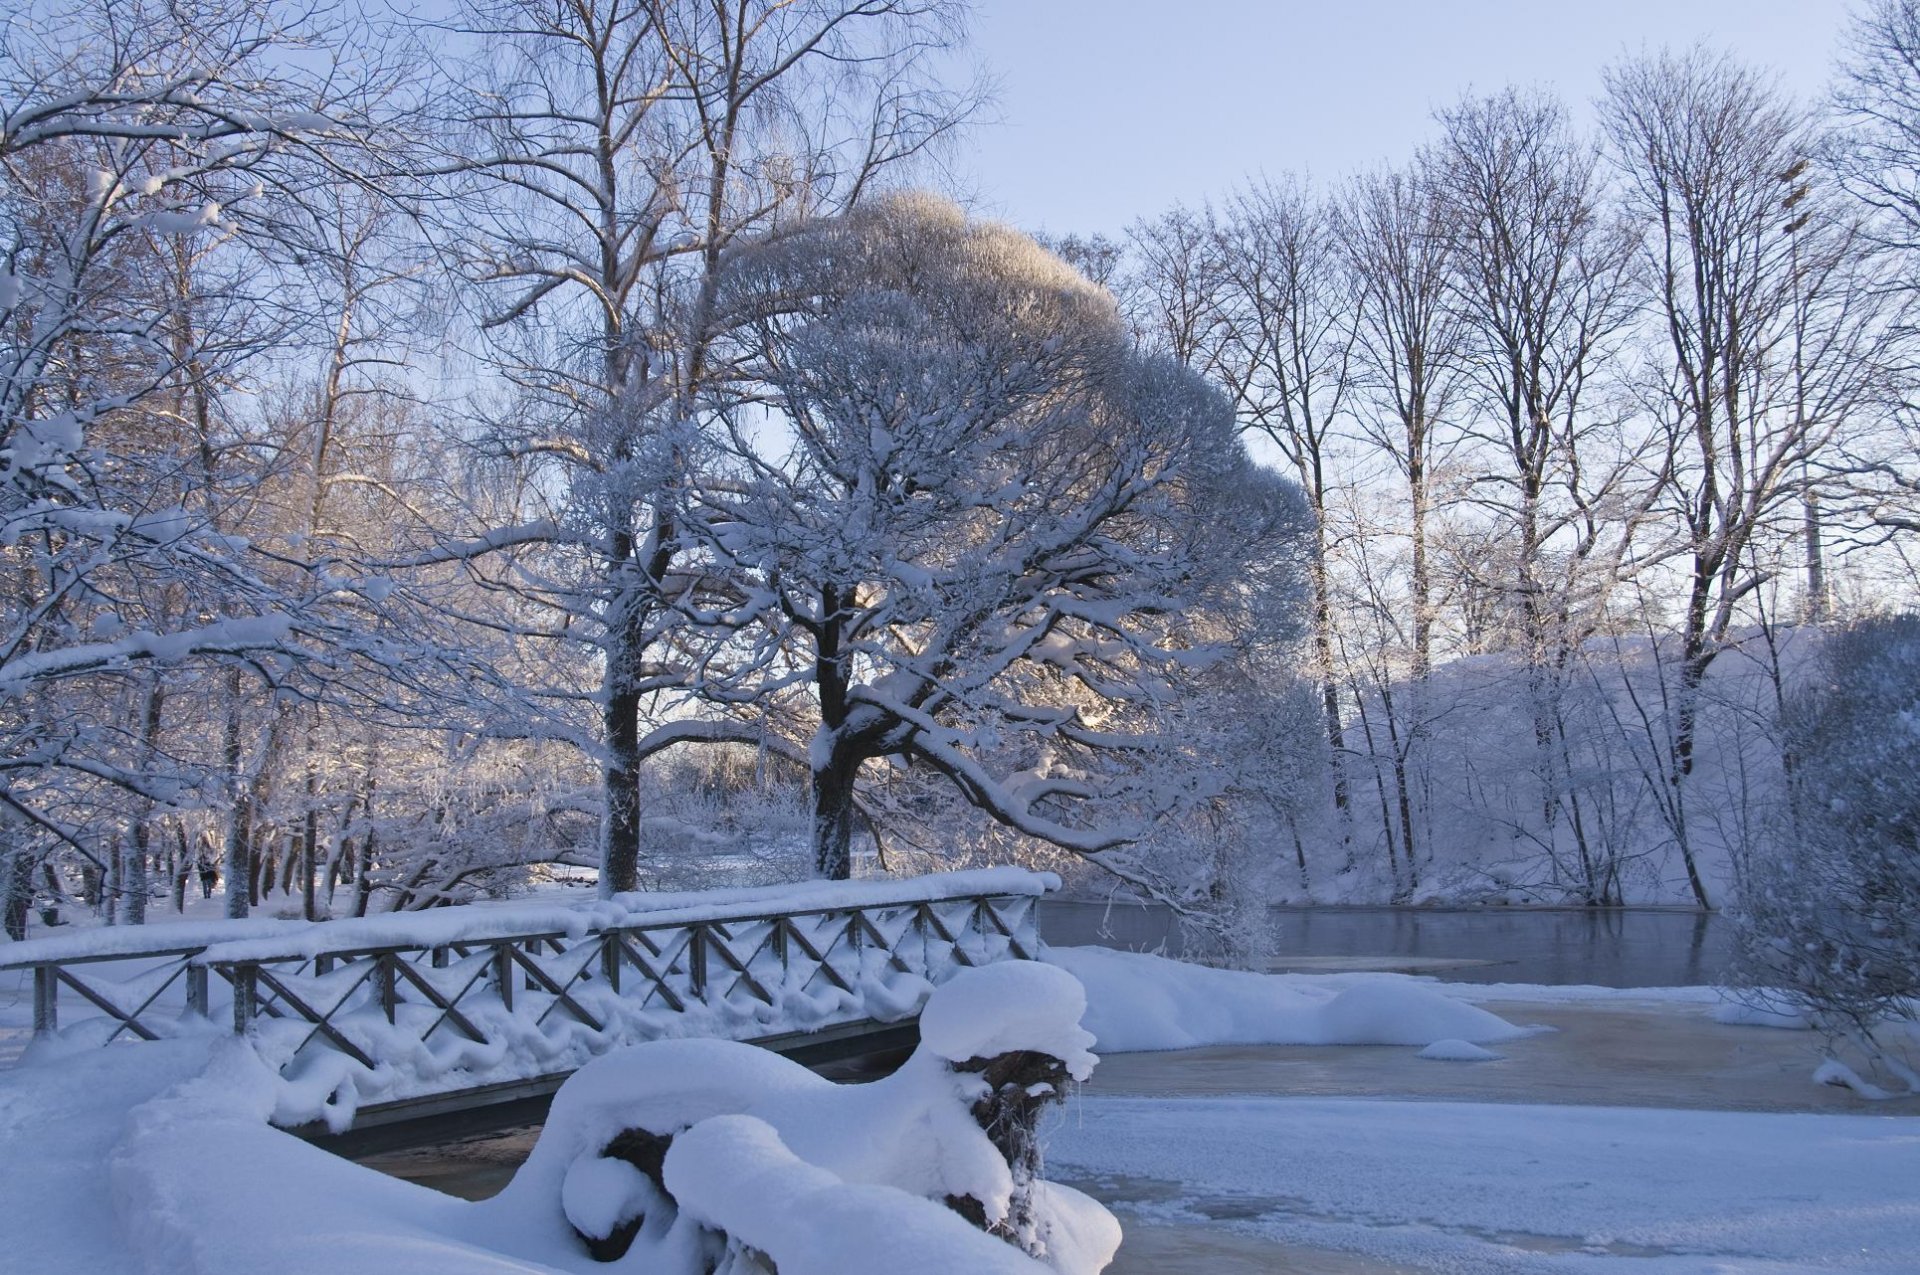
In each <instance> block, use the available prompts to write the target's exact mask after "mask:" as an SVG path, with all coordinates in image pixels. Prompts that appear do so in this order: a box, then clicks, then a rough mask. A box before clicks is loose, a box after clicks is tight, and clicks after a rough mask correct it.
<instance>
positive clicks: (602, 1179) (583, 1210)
mask: <svg viewBox="0 0 1920 1275" xmlns="http://www.w3.org/2000/svg"><path fill="white" fill-rule="evenodd" d="M654 1195H655V1192H654V1190H653V1184H652V1183H651V1182H649V1181H647V1175H646V1174H644V1173H642V1172H640V1170H638V1169H636V1168H634V1167H633V1166H632V1165H631V1164H628V1163H627V1162H626V1161H625V1160H616V1159H612V1158H610V1157H607V1156H598V1155H595V1156H582V1157H581V1158H580V1159H578V1160H575V1161H574V1162H573V1163H572V1164H570V1165H568V1166H567V1174H566V1177H564V1178H563V1179H561V1182H560V1208H561V1211H562V1212H564V1213H565V1214H566V1215H567V1221H569V1222H571V1223H572V1224H573V1226H574V1229H575V1230H577V1231H579V1232H580V1233H581V1234H582V1235H591V1236H592V1237H594V1238H595V1239H605V1238H606V1237H607V1236H609V1235H611V1234H613V1232H614V1231H615V1230H616V1229H617V1228H618V1227H619V1226H620V1225H621V1224H622V1223H623V1222H626V1221H629V1220H631V1219H632V1218H636V1217H638V1216H640V1215H641V1213H643V1212H644V1211H645V1210H646V1206H647V1204H648V1202H649V1201H651V1200H652V1199H653V1197H654Z"/></svg>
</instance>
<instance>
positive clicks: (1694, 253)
mask: <svg viewBox="0 0 1920 1275" xmlns="http://www.w3.org/2000/svg"><path fill="white" fill-rule="evenodd" d="M1607 83H1608V97H1607V99H1606V102H1605V116H1606V123H1607V129H1608V133H1609V136H1610V138H1611V140H1612V143H1613V147H1614V153H1615V156H1616V159H1617V161H1618V163H1619V165H1620V167H1621V171H1622V173H1623V175H1624V177H1625V180H1626V183H1627V188H1628V191H1627V193H1628V201H1629V208H1630V211H1631V212H1632V214H1633V215H1634V216H1635V218H1636V219H1637V220H1638V222H1639V224H1640V225H1641V227H1642V228H1643V230H1644V234H1645V242H1646V264H1647V268H1648V274H1649V278H1650V287H1651V299H1650V304H1651V305H1652V307H1653V309H1654V314H1655V316H1656V319H1657V323H1658V327H1659V329H1660V336H1661V342H1660V354H1659V359H1660V362H1659V364H1658V366H1659V369H1660V374H1661V376H1662V381H1661V383H1660V385H1659V387H1658V393H1657V396H1656V397H1655V398H1654V399H1653V401H1652V402H1651V403H1650V404H1649V407H1650V410H1652V411H1653V412H1654V413H1655V414H1656V416H1657V419H1658V421H1659V423H1660V426H1661V428H1662V429H1663V430H1664V431H1665V434H1666V447H1665V450H1666V454H1667V460H1666V463H1665V467H1664V492H1665V503H1666V504H1667V506H1668V507H1669V509H1670V512H1671V515H1672V517H1673V519H1674V521H1675V523H1676V524H1677V526H1678V528H1679V534H1678V537H1677V540H1676V543H1675V544H1674V545H1673V547H1672V562H1673V566H1674V569H1675V570H1676V571H1677V573H1678V574H1679V576H1680V582H1679V583H1680V590H1679V591H1680V593H1681V595H1682V598H1683V601H1682V602H1681V605H1680V608H1679V614H1678V615H1676V616H1674V617H1673V619H1672V623H1673V627H1674V628H1675V629H1677V641H1676V645H1677V650H1676V651H1675V653H1674V658H1673V661H1672V664H1673V667H1674V671H1675V674H1676V677H1677V679H1678V685H1677V687H1676V691H1675V694H1674V707H1673V714H1672V719H1671V721H1670V722H1669V723H1668V725H1667V730H1668V731H1669V740H1668V746H1667V749H1666V761H1665V763H1664V768H1665V774H1664V775H1663V777H1662V782H1663V783H1664V784H1665V785H1666V786H1667V787H1668V789H1669V790H1670V793H1671V800H1669V801H1667V802H1665V803H1663V806H1662V808H1663V809H1670V810H1672V811H1674V812H1675V820H1674V823H1673V826H1672V828H1671V832H1672V835H1673V837H1674V839H1675V842H1676V843H1677V845H1678V847H1679V849H1680V852H1681V855H1682V858H1683V861H1684V863H1685V865H1686V871H1687V880H1688V884H1689V887H1690V889H1691V890H1692V892H1693V895H1694V898H1695V899H1696V900H1697V901H1698V902H1699V903H1700V904H1701V906H1703V907H1704V906H1710V905H1711V902H1712V898H1711V895H1710V894H1709V892H1708V889H1707V886H1706V883H1705V881H1704V880H1703V879H1702V877H1701V874H1700V871H1699V865H1698V863H1697V861H1696V856H1695V853H1694V849H1693V846H1692V839H1691V836H1690V833H1689V829H1688V826H1687V823H1686V821H1685V809H1686V806H1685V802H1684V800H1682V799H1681V798H1682V792H1681V790H1682V788H1683V786H1684V784H1685V781H1686V779H1687V776H1688V775H1689V774H1690V773H1691V771H1692V769H1693V760H1694V752H1695V726H1696V715H1697V711H1698V694H1699V689H1700V685H1701V682H1702V680H1703V678H1704V676H1705V674H1706V670H1707V668H1708V666H1709V665H1710V664H1711V663H1712V662H1713V661H1714V660H1715V659H1716V658H1717V657H1718V656H1719V654H1720V653H1721V651H1722V650H1724V649H1725V646H1726V643H1727V642H1728V640H1729V635H1730V632H1731V630H1732V627H1733V625H1734V622H1735V620H1736V618H1737V617H1738V616H1739V614H1740V609H1741V607H1742V604H1743V603H1744V602H1746V600H1747V599H1748V598H1750V597H1751V596H1752V595H1753V593H1754V591H1755V590H1756V589H1757V588H1759V587H1760V585H1761V584H1762V583H1763V582H1764V580H1765V578H1766V576H1765V573H1764V572H1763V571H1761V570H1758V569H1756V566H1755V564H1756V563H1759V562H1764V561H1765V560H1766V555H1764V554H1759V553H1755V552H1752V550H1753V549H1754V548H1755V547H1756V545H1758V544H1761V543H1763V542H1765V541H1766V540H1767V539H1768V538H1769V537H1777V536H1780V535H1782V534H1783V533H1784V534H1788V535H1790V534H1792V529H1793V528H1795V527H1797V524H1798V523H1799V521H1800V519H1799V517H1798V516H1797V515H1799V513H1800V512H1801V509H1802V503H1803V497H1804V494H1805V492H1806V489H1807V475H1808V474H1809V473H1810V472H1811V471H1812V469H1813V468H1815V467H1817V466H1819V465H1821V464H1823V463H1824V462H1825V461H1826V460H1827V459H1828V458H1829V457H1828V454H1827V452H1828V447H1829V444H1831V443H1832V442H1833V441H1834V440H1835V439H1836V438H1838V437H1840V436H1841V434H1842V431H1843V430H1844V429H1845V428H1846V427H1847V425H1848V423H1849V421H1850V419H1851V418H1852V417H1853V416H1854V414H1855V412H1856V411H1858V410H1861V409H1862V408H1863V407H1865V406H1866V405H1867V404H1869V403H1871V402H1872V400H1873V399H1874V397H1875V394H1876V392H1877V387H1878V386H1879V385H1880V384H1881V383H1882V375H1883V371H1884V368H1885V365H1886V362H1887V353H1888V343H1889V341H1890V340H1891V337H1892V332H1893V328H1892V326H1891V325H1889V324H1888V323H1887V322H1886V312H1885V310H1884V308H1882V307H1881V306H1880V305H1879V304H1878V303H1877V301H1876V298H1883V297H1884V296H1885V295H1886V293H1885V290H1884V289H1883V288H1880V287H1879V286H1878V281H1877V280H1876V279H1874V278H1873V275H1872V271H1871V267H1870V258H1869V256H1868V254H1867V252H1866V249H1867V246H1868V244H1867V240H1866V237H1865V236H1864V235H1863V234H1862V233H1861V228H1860V226H1859V224H1858V221H1857V219H1856V218H1855V217H1853V216H1852V215H1851V214H1850V213H1849V212H1848V211H1847V210H1846V209H1844V208H1840V207H1836V206H1835V204H1834V202H1833V200H1832V197H1831V192H1832V189H1833V187H1832V184H1831V183H1830V182H1827V181H1824V180H1822V179H1821V176H1820V174H1819V173H1818V172H1817V170H1814V169H1812V168H1811V167H1810V166H1809V160H1810V158H1811V157H1813V156H1815V155H1817V154H1818V152H1819V145H1818V139H1817V138H1816V137H1815V136H1814V134H1813V132H1812V130H1811V126H1810V124H1809V120H1808V118H1807V116H1806V114H1805V113H1804V112H1802V111H1801V110H1799V109H1798V108H1796V107H1794V106H1793V105H1792V104H1790V103H1789V102H1787V101H1785V100H1783V99H1782V98H1781V97H1780V95H1779V94H1778V93H1777V92H1776V91H1775V90H1774V89H1772V88H1771V87H1770V86H1769V85H1768V83H1767V82H1766V81H1765V80H1764V79H1763V78H1762V77H1761V76H1760V75H1759V74H1758V73H1756V72H1754V71H1752V70H1749V69H1747V68H1745V67H1742V66H1740V65H1738V64H1736V63H1734V62H1732V61H1731V60H1729V59H1727V58H1725V57H1723V56H1717V55H1713V54H1710V53H1707V52H1704V51H1700V50H1695V51H1693V52H1690V53H1687V54H1681V55H1674V54H1660V55H1657V56H1651V57H1643V58H1640V59H1637V60H1633V61H1629V62H1627V63H1625V64H1623V65H1621V66H1618V67H1615V68H1613V69H1612V70H1611V71H1610V72H1609V73H1608V77H1607ZM1783 529H1784V530H1783Z"/></svg>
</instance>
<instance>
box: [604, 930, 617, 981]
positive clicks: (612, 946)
mask: <svg viewBox="0 0 1920 1275" xmlns="http://www.w3.org/2000/svg"><path fill="white" fill-rule="evenodd" d="M600 976H601V977H602V978H604V979H606V980H607V986H608V987H609V988H611V989H612V990H613V991H614V992H615V993H616V994H617V993H618V992H619V991H620V931H619V930H608V931H607V932H606V933H605V934H602V935H601V936H600Z"/></svg>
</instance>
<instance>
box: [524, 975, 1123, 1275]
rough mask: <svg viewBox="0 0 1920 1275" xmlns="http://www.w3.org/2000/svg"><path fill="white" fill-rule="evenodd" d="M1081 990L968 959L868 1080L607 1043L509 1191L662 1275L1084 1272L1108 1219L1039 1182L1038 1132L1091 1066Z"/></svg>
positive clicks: (675, 1045) (722, 1045) (663, 1047)
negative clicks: (913, 1044) (912, 1036)
mask: <svg viewBox="0 0 1920 1275" xmlns="http://www.w3.org/2000/svg"><path fill="white" fill-rule="evenodd" d="M1085 1006H1086V999H1085V993H1084V991H1083V990H1082V989H1081V987H1080V984H1079V982H1078V981H1077V980H1075V979H1074V978H1073V977H1072V976H1071V975H1069V974H1067V973H1066V972H1065V971H1063V970H1060V969H1057V968H1054V967H1052V966H1048V965H1041V964H1038V963H1035V962H1028V961H1014V962H1001V963H996V964H994V965H991V966H987V967H984V968H981V969H975V970H968V971H966V972H964V973H963V974H961V975H959V976H957V977H955V978H954V979H953V980H952V981H950V982H948V983H946V984H944V985H943V986H941V987H940V988H938V989H937V990H936V991H935V992H934V993H933V995H932V996H931V998H930V999H929V1000H928V1002H927V1005H926V1009H925V1010H924V1012H923V1014H922V1017H921V1044H920V1047H919V1049H917V1050H916V1051H915V1053H914V1055H913V1057H912V1058H910V1059H909V1060H908V1061H907V1063H906V1065H905V1066H903V1067H902V1068H901V1069H900V1070H899V1071H898V1072H896V1073H895V1074H893V1075H892V1076H889V1077H886V1078H885V1079H883V1080H877V1081H873V1082H871V1083H868V1084H863V1085H835V1084H831V1083H829V1082H827V1081H825V1080H822V1079H821V1078H819V1077H818V1076H815V1075H813V1074H812V1073H811V1072H808V1071H806V1070H805V1069H804V1068H801V1067H799V1066H798V1065H797V1064H794V1063H791V1062H788V1061H787V1060H785V1059H783V1058H779V1057H777V1056H775V1055H771V1054H768V1053H766V1052H765V1051H761V1050H756V1049H753V1048H751V1047H748V1046H741V1045H732V1044H729V1043H726V1042H719V1041H705V1042H695V1041H675V1042H658V1043H655V1044H650V1045H642V1046H637V1047H635V1048H632V1049H628V1050H624V1051H621V1053H619V1054H617V1055H612V1056H609V1057H607V1058H605V1059H602V1060H599V1061H597V1062H595V1063H592V1064H590V1065H589V1066H588V1067H586V1068H584V1069H583V1070H582V1071H581V1072H580V1073H579V1074H578V1076H576V1077H575V1079H574V1080H572V1081H569V1082H568V1085H567V1086H566V1087H564V1088H563V1089H562V1090H561V1091H560V1094H559V1095H558V1097H557V1098H556V1100H555V1105H554V1112H553V1115H552V1116H551V1117H550V1120H549V1124H548V1126H547V1128H546V1130H545V1131H543V1133H542V1136H541V1141H540V1145H539V1146H537V1147H536V1148H535V1150H534V1154H533V1156H532V1157H530V1158H529V1160H528V1162H527V1165H526V1166H525V1167H524V1168H523V1170H522V1172H521V1174H520V1175H518V1176H516V1178H515V1181H514V1183H513V1185H512V1186H510V1187H509V1188H508V1190H507V1192H505V1193H503V1195H502V1196H501V1206H502V1207H504V1208H508V1209H529V1208H531V1209H537V1210H539V1211H541V1212H546V1215H547V1216H549V1217H551V1216H552V1213H551V1212H547V1211H548V1210H552V1208H553V1203H552V1201H553V1200H554V1196H555V1195H557V1196H558V1200H557V1203H558V1204H559V1206H560V1207H559V1209H558V1212H559V1213H560V1214H561V1215H562V1217H563V1219H564V1223H563V1224H564V1226H565V1227H566V1228H567V1229H568V1230H569V1231H570V1232H571V1233H572V1235H573V1236H574V1238H575V1242H576V1243H577V1244H579V1245H580V1247H581V1248H582V1249H584V1250H585V1251H586V1252H587V1253H588V1254H589V1255H591V1256H592V1257H594V1258H597V1259H599V1260H602V1261H615V1260H619V1259H621V1258H625V1257H627V1255H628V1254H629V1253H630V1252H635V1253H639V1252H644V1253H645V1254H646V1258H645V1260H646V1262H647V1263H648V1264H649V1268H650V1269H657V1270H658V1271H660V1272H661V1273H662V1275H683V1273H684V1275H750V1273H753V1272H777V1273H778V1275H808V1273H809V1272H820V1273H821V1275H865V1273H866V1272H883V1271H884V1272H896V1271H899V1270H905V1269H914V1270H916V1271H935V1272H937V1271H952V1272H955V1275H959V1273H960V1272H969V1273H973V1272H997V1271H1007V1272H1037V1271H1046V1270H1053V1271H1056V1272H1060V1273H1061V1275H1093V1273H1094V1272H1097V1271H1099V1270H1100V1269H1101V1268H1102V1267H1104V1266H1105V1265H1106V1263H1107V1262H1108V1261H1109V1260H1110V1259H1111V1257H1112V1254H1113V1251H1114V1250H1115V1248H1117V1247H1118V1244H1119V1239H1120V1232H1119V1226H1118V1224H1117V1223H1115V1222H1114V1220H1113V1218H1112V1216H1111V1215H1110V1214H1108V1213H1107V1212H1106V1211H1105V1210H1104V1209H1102V1208H1100V1206H1099V1205H1097V1204H1095V1203H1093V1202H1092V1201H1090V1200H1087V1199H1086V1198H1085V1197H1083V1196H1080V1195H1078V1194H1077V1193H1075V1192H1073V1191H1070V1190H1067V1189H1066V1188H1063V1187H1059V1186H1055V1185H1053V1184H1050V1183H1046V1182H1044V1181H1042V1180H1041V1177H1040V1169H1041V1164H1040V1147H1039V1141H1038V1137H1037V1124H1038V1120H1039V1117H1040V1116H1041V1114H1042V1112H1043V1110H1044V1109H1045V1107H1046V1106H1047V1105H1048V1104H1050V1103H1053V1102H1057V1101H1059V1100H1060V1099H1061V1097H1063V1096H1064V1094H1065V1091H1066V1088H1067V1086H1068V1085H1069V1084H1070V1083H1071V1082H1073V1081H1076V1080H1084V1079H1085V1078H1086V1077H1087V1076H1088V1075H1089V1074H1091V1072H1092V1068H1093V1065H1094V1062H1095V1059H1094V1057H1093V1055H1092V1053H1091V1052H1089V1046H1091V1044H1092V1037H1091V1036H1090V1035H1089V1034H1088V1033H1087V1032H1086V1031H1085V1030H1083V1029H1082V1028H1081V1027H1080V1025H1079V1020H1080V1016H1081V1014H1082V1012H1083V1011H1084V1009H1085ZM609 1129H612V1130H614V1132H611V1133H609V1132H607V1130H609ZM542 1196H544V1197H545V1198H546V1199H547V1200H548V1201H549V1203H547V1204H545V1205H544V1206H543V1205H540V1204H539V1200H540V1198H541V1197H542Z"/></svg>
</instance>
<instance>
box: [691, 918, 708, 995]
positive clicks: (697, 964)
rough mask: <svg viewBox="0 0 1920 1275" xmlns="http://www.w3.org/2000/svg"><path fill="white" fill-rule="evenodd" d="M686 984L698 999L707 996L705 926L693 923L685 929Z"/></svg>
mask: <svg viewBox="0 0 1920 1275" xmlns="http://www.w3.org/2000/svg"><path fill="white" fill-rule="evenodd" d="M687 985H688V986H689V987H690V988H692V989H693V994H694V996H695V997H696V998H697V999H699V1000H705V999H706V998H707V927H706V926H704V925H694V926H691V927H689V929H688V930H687Z"/></svg>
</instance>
